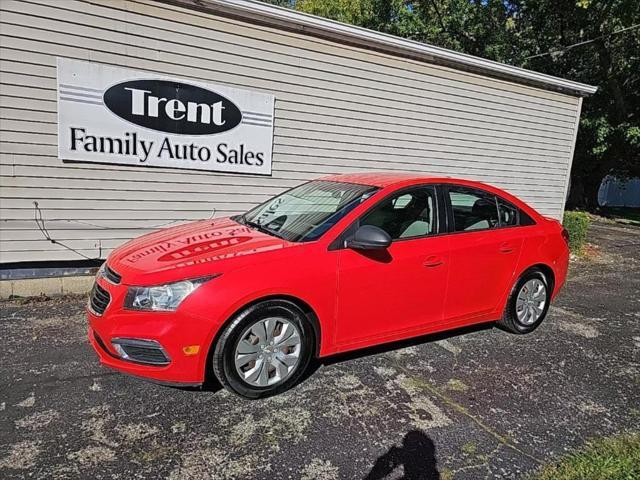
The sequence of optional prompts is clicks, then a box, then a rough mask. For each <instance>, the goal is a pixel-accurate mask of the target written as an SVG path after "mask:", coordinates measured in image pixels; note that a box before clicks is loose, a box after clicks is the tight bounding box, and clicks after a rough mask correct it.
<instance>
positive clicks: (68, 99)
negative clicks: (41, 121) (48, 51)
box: [58, 58, 274, 175]
mask: <svg viewBox="0 0 640 480" xmlns="http://www.w3.org/2000/svg"><path fill="white" fill-rule="evenodd" d="M273 105H274V97H273V95H267V94H264V93H258V92H251V91H247V90H239V89H237V88H231V87H225V86H222V85H213V84H208V83H200V82H194V81H191V80H182V79H176V78H170V77H165V76H162V75H155V74H153V73H148V72H139V71H135V70H127V69H123V68H115V67H110V66H105V65H101V64H97V63H90V62H82V61H77V60H69V59H63V58H58V157H59V158H60V159H63V160H72V161H82V162H98V163H113V164H123V165H136V166H143V167H171V168H187V169H194V170H208V171H220V172H231V173H253V174H262V175H270V174H271V153H272V146H273Z"/></svg>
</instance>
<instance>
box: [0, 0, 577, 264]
mask: <svg viewBox="0 0 640 480" xmlns="http://www.w3.org/2000/svg"><path fill="white" fill-rule="evenodd" d="M0 8H1V12H0V22H1V25H0V32H1V35H2V39H1V41H0V184H1V186H2V192H1V195H0V202H1V205H0V208H1V210H2V212H1V224H0V225H1V227H2V231H1V233H0V262H15V261H40V260H71V259H78V258H80V257H79V256H78V255H77V254H75V253H73V252H71V251H69V250H66V249H64V248H63V247H61V246H59V245H56V244H52V243H50V242H48V241H46V240H45V239H44V238H43V235H42V233H41V232H40V231H39V230H38V228H37V226H36V224H35V222H34V220H33V218H34V204H33V202H34V201H37V202H38V204H39V206H40V208H41V209H42V213H43V217H44V219H45V221H46V226H47V229H48V231H49V233H50V234H51V236H52V237H53V238H55V239H56V240H58V241H61V242H63V243H65V244H66V245H68V246H69V247H71V248H74V249H76V250H78V251H79V252H81V253H82V254H83V255H86V256H88V257H96V256H102V257H104V256H106V255H107V254H108V253H109V251H110V250H111V249H112V248H114V247H116V246H117V245H119V244H120V243H122V242H124V241H126V240H127V239H129V238H131V237H134V236H138V235H141V234H143V233H146V232H148V231H150V230H152V229H154V228H158V227H159V226H162V225H165V224H173V223H177V222H179V221H184V220H189V219H199V218H208V217H209V216H210V215H211V214H212V212H213V210H214V209H215V215H216V216H221V215H229V214H234V213H237V212H241V211H244V210H246V209H248V208H250V207H252V206H254V205H256V204H257V203H259V202H262V201H264V200H266V199H268V198H269V197H271V196H273V195H275V194H277V193H279V192H281V191H283V190H284V189H287V188H290V187H292V186H295V185H297V184H299V183H301V182H302V181H305V180H309V179H313V178H317V177H319V176H321V175H325V174H331V173H341V172H356V171H370V170H399V171H415V172H427V173H433V174H436V175H449V176H458V177H463V178H471V179H476V180H480V181H484V182H487V183H491V184H494V185H496V186H499V187H502V188H504V189H505V190H507V191H509V192H511V193H513V194H515V195H517V196H519V197H520V198H522V199H523V200H525V201H527V202H529V203H530V204H531V205H532V206H534V207H535V208H537V209H538V210H539V211H540V212H541V213H543V214H546V215H551V216H554V217H557V218H559V217H560V216H561V214H562V209H563V204H564V196H565V193H566V187H567V179H568V174H569V169H570V161H571V157H572V155H573V145H574V139H575V132H576V123H577V120H578V117H579V105H580V99H579V98H576V97H572V96H570V95H565V94H560V93H556V92H552V91H548V90H544V89H541V88H534V87H530V86H525V85H521V84H517V83H513V82H508V81H504V80H497V79H494V78H489V77H484V76H482V75H478V74H472V73H468V72H464V71H458V70H454V69H451V68H447V67H443V66H437V65H431V64H427V63H424V62H419V61H414V60H410V59H405V58H399V57H395V56H391V55H386V54H382V53H377V52H372V51H368V50H365V49H359V48H355V47H350V46H346V45H341V44H337V43H333V42H330V41H327V40H322V39H318V38H312V37H308V36H303V35H300V34H296V33H289V32H285V31H280V30H277V29H273V28H268V27H262V26H256V25H251V24H248V23H243V22H239V21H234V20H230V19H226V18H221V17H215V16H212V15H208V14H206V13H202V12H198V11H191V10H188V9H183V8H179V7H174V6H171V5H167V4H163V3H160V2H154V1H146V0H140V1H133V0H132V1H125V0H122V1H114V0H91V1H72V0H60V1H58V2H55V3H53V2H47V1H45V0H33V1H32V0H29V1H17V0H3V1H2V3H1V4H0ZM56 57H67V58H73V59H80V60H86V61H92V62H98V63H103V64H108V65H114V66H121V67H126V68H132V69H136V70H144V71H151V72H156V73H159V74H163V75H171V76H174V77H181V78H184V79H186V80H189V79H192V80H198V81H203V82H210V83H219V84H226V85H229V86H234V87H239V88H245V89H251V90H257V91H263V92H267V93H271V94H273V95H275V97H276V106H275V112H276V117H275V128H274V152H273V171H272V175H271V176H270V177H258V176H251V175H232V174H223V173H215V172H214V173H206V172H202V171H193V170H179V169H159V168H136V167H128V166H113V165H99V164H81V163H63V162H62V161H61V160H59V159H58V158H57V134H56V132H57V126H56V122H57V106H56V98H57V96H56Z"/></svg>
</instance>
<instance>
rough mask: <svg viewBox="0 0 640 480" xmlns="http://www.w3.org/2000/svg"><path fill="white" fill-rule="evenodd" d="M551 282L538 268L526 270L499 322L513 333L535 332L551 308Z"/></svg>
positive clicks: (512, 292)
mask: <svg viewBox="0 0 640 480" xmlns="http://www.w3.org/2000/svg"><path fill="white" fill-rule="evenodd" d="M549 295H550V292H549V283H548V281H547V277H546V276H545V274H544V273H542V271H540V270H538V269H537V268H534V269H531V270H528V271H527V272H525V273H524V274H523V275H522V276H521V277H520V278H519V279H518V282H517V283H516V284H515V286H514V288H513V290H512V291H511V294H510V296H509V300H508V301H507V306H506V308H505V311H504V315H503V317H502V319H500V320H499V321H498V322H497V323H498V325H499V326H500V327H502V328H504V329H505V330H507V331H509V332H512V333H518V334H523V333H529V332H533V331H534V330H535V329H536V328H537V327H538V326H539V325H540V324H541V323H542V321H543V320H544V318H545V317H546V315H547V311H548V310H549Z"/></svg>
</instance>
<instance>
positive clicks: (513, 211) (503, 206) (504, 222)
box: [498, 198, 518, 227]
mask: <svg viewBox="0 0 640 480" xmlns="http://www.w3.org/2000/svg"><path fill="white" fill-rule="evenodd" d="M498 212H499V214H500V226H501V227H512V226H514V225H518V209H517V208H516V207H514V206H513V205H511V204H510V203H508V202H506V201H505V200H502V199H501V198H498Z"/></svg>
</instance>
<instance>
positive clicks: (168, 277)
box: [108, 218, 295, 284]
mask: <svg viewBox="0 0 640 480" xmlns="http://www.w3.org/2000/svg"><path fill="white" fill-rule="evenodd" d="M292 245H295V244H294V243H291V242H287V241H286V240H282V239H279V238H276V237H273V236H271V235H267V234H265V233H262V232H259V231H257V230H254V229H252V228H250V227H247V226H245V225H241V224H239V223H237V222H235V221H233V220H231V219H230V218H220V219H215V220H202V221H199V222H194V223H188V224H185V225H180V226H177V227H172V228H165V229H162V230H158V231H156V232H152V233H149V234H147V235H143V236H141V237H138V238H136V239H134V240H131V241H129V242H127V243H125V244H124V245H122V246H120V247H118V248H117V249H116V250H114V251H113V252H112V253H111V255H110V256H109V259H108V264H109V266H110V268H112V269H113V270H115V271H116V272H118V273H119V274H120V275H122V277H123V278H122V282H123V283H126V284H141V283H142V282H143V281H147V282H151V283H161V282H165V281H172V280H181V279H184V278H195V277H197V276H199V275H209V274H213V273H222V271H223V270H224V269H225V268H229V266H230V264H233V262H232V260H234V259H239V258H240V257H243V256H245V255H255V254H258V253H263V252H268V251H273V250H277V249H282V248H285V247H288V246H292ZM213 263H215V267H214V266H213V265H212V264H213ZM214 270H215V271H214Z"/></svg>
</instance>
